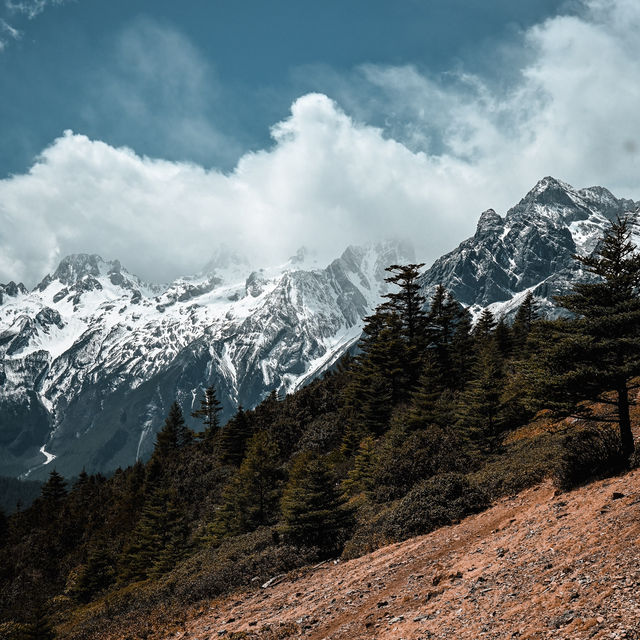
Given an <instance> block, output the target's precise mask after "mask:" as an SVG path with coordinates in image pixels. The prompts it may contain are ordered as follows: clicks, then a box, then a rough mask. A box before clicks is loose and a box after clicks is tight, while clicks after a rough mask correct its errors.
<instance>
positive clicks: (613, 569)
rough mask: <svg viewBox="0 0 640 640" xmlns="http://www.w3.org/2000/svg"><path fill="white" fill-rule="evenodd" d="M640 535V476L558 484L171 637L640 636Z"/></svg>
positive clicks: (229, 608) (263, 594)
mask: <svg viewBox="0 0 640 640" xmlns="http://www.w3.org/2000/svg"><path fill="white" fill-rule="evenodd" d="M620 494H622V495H620ZM639 538H640V471H634V472H632V473H629V474H627V475H626V476H623V477H620V478H614V479H610V480H606V481H602V482H597V483H594V484H592V485H590V486H589V487H586V488H583V489H579V490H577V491H574V492H571V493H568V494H563V495H560V496H555V495H554V489H553V487H552V485H551V484H550V483H548V482H547V483H545V484H542V485H540V486H538V487H536V488H533V489H529V490H527V491H525V492H523V493H521V494H519V495H518V496H516V497H514V498H509V499H503V500H501V501H499V502H498V503H497V504H495V505H494V506H493V507H492V508H491V509H489V510H488V511H486V512H484V513H482V514H478V515H477V516H473V517H470V518H467V519H466V520H464V521H463V522H461V523H460V524H457V525H454V526H450V527H445V528H443V529H439V530H438V531H434V532H433V533H431V534H429V535H426V536H422V537H419V538H414V539H412V540H409V541H407V542H404V543H400V544H395V545H391V546H388V547H385V548H383V549H380V550H378V551H376V552H375V553H372V554H370V555H367V556H365V557H362V558H358V559H356V560H352V561H349V562H344V563H339V564H333V563H327V564H324V565H321V566H319V567H316V568H314V569H310V570H308V571H307V572H305V573H303V574H302V575H300V576H298V577H294V578H288V579H286V580H284V581H282V582H280V583H277V584H274V585H273V586H270V587H267V588H265V589H260V590H259V591H250V592H246V593H243V594H235V595H234V596H232V597H228V598H225V599H221V600H217V601H214V602H212V603H211V608H210V610H209V611H208V612H207V613H205V614H204V615H202V616H200V617H198V618H197V619H194V620H191V621H189V622H188V623H187V625H186V627H185V629H184V631H182V632H178V633H172V634H171V635H167V640H168V638H172V639H175V638H190V640H195V639H197V640H209V639H213V638H221V637H225V636H231V635H232V634H233V633H236V634H238V635H236V637H247V638H285V637H287V638H288V637H291V638H308V639H310V640H321V639H324V638H327V639H328V638H332V639H333V638H336V639H340V638H344V639H347V638H348V639H349V640H357V639H359V638H362V639H364V638H376V639H389V640H391V639H393V640H399V639H404V640H418V639H425V640H426V639H436V638H446V639H453V638H461V639H462V638H468V639H470V640H471V639H473V640H475V639H477V638H520V639H525V638H529V639H534V638H535V639H538V638H554V639H555V638H575V639H580V640H581V639H583V638H585V639H586V638H595V639H600V638H607V639H615V638H640V595H639V592H638V590H639V589H640V544H638V543H639V542H640V539H639ZM267 628H270V629H271V633H270V632H269V631H268V629H267ZM240 632H244V633H240ZM245 634H246V635H245Z"/></svg>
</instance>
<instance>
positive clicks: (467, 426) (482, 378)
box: [458, 339, 504, 449]
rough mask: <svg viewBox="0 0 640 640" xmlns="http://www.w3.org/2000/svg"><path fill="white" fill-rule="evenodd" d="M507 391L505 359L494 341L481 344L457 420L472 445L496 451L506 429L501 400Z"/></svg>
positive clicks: (463, 394) (461, 399)
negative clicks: (503, 430) (505, 385)
mask: <svg viewBox="0 0 640 640" xmlns="http://www.w3.org/2000/svg"><path fill="white" fill-rule="evenodd" d="M503 389H504V372H503V359H502V356H501V354H500V351H499V350H498V347H497V344H496V342H495V340H491V339H486V340H485V341H484V342H483V343H481V344H480V346H479V348H478V351H477V355H476V359H475V362H474V364H473V367H472V370H471V380H470V381H469V383H468V385H467V387H466V389H465V390H464V392H463V393H462V396H461V398H460V405H459V410H458V419H459V423H460V425H461V427H462V433H463V434H464V435H465V436H466V437H467V438H469V439H470V440H471V441H475V442H476V443H484V444H486V445H488V447H489V449H493V448H495V446H496V444H497V437H498V435H499V434H500V431H501V429H502V426H503V417H502V413H501V409H502V405H501V397H502V392H503Z"/></svg>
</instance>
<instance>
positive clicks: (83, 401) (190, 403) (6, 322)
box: [0, 242, 412, 478]
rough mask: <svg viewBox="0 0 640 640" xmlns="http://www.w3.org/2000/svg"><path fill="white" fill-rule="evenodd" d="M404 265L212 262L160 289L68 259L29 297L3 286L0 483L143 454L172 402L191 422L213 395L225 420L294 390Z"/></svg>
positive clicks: (94, 467)
mask: <svg viewBox="0 0 640 640" xmlns="http://www.w3.org/2000/svg"><path fill="white" fill-rule="evenodd" d="M411 257H412V256H411V252H410V250H409V249H407V248H406V247H403V246H401V245H400V244H398V243H391V242H388V243H378V244H372V245H369V246H366V247H349V248H348V249H347V250H346V251H345V252H344V253H343V254H342V256H341V257H340V258H338V259H337V260H334V261H333V262H332V263H331V264H329V265H328V266H327V267H326V268H317V265H314V263H313V259H312V258H311V257H310V256H309V255H308V253H307V252H306V251H305V250H300V251H298V253H297V254H296V255H295V256H293V257H292V258H291V259H290V260H289V262H287V263H286V264H284V265H282V266H280V267H277V268H272V269H258V270H254V271H251V268H250V267H249V266H248V264H247V262H246V261H245V260H243V259H241V258H239V257H238V256H235V255H234V254H232V253H229V252H226V251H221V252H219V253H218V254H217V255H216V256H214V258H213V259H212V260H211V261H210V262H209V263H208V264H207V266H206V267H205V269H204V271H203V273H202V274H200V275H198V276H195V277H185V278H180V279H178V280H176V281H175V282H173V283H171V284H170V285H168V286H164V287H159V286H154V285H150V284H147V283H145V282H143V281H141V280H140V279H139V278H137V277H136V276H134V275H132V274H130V273H128V272H127V271H126V269H124V268H123V267H122V266H121V265H120V263H119V262H118V261H113V262H106V261H104V260H102V259H101V258H100V257H99V256H95V255H73V256H69V257H67V258H65V259H64V260H62V262H61V263H60V265H59V266H58V268H57V269H56V270H55V271H54V272H53V273H52V274H50V275H48V276H46V277H45V278H44V279H43V280H42V282H41V283H40V284H39V285H38V286H37V287H35V289H34V290H33V291H31V292H29V291H27V289H26V288H25V287H24V286H22V285H16V284H14V283H9V284H7V285H0V474H3V475H19V474H25V473H29V474H30V477H36V478H37V477H43V476H44V475H46V474H47V473H48V472H49V470H50V468H51V467H47V466H46V463H49V462H51V461H52V460H53V459H54V458H55V459H56V462H55V466H56V468H57V469H58V470H59V471H60V472H62V473H64V474H65V475H72V474H74V473H77V472H79V471H80V470H81V469H82V468H83V467H85V468H86V469H87V470H88V471H109V470H112V469H115V468H116V467H118V466H120V465H127V464H130V463H132V462H133V461H134V460H135V459H136V458H137V457H141V458H144V457H147V456H148V455H149V454H150V452H151V451H152V449H153V444H154V440H155V433H156V431H157V430H158V429H159V428H160V427H161V426H162V422H163V419H164V416H165V415H166V413H167V410H168V408H169V406H170V404H171V402H173V401H174V400H175V399H176V398H177V399H178V401H179V402H180V403H181V405H182V406H183V409H184V411H185V413H186V414H187V416H188V414H189V413H190V412H191V410H192V409H193V408H197V407H198V403H199V400H200V397H201V395H202V389H203V388H204V387H206V386H208V385H209V384H214V385H215V386H216V388H217V389H218V392H219V397H220V399H221V401H222V403H223V406H224V409H225V414H226V415H225V416H224V417H229V416H230V415H232V413H233V412H234V411H235V408H236V406H237V405H238V404H242V405H243V406H245V407H252V406H254V405H255V404H257V403H258V402H259V401H260V400H261V399H262V398H264V397H265V396H266V395H267V394H268V393H269V392H271V391H272V390H277V391H278V392H288V391H292V390H294V389H296V388H297V387H299V386H301V385H303V384H305V382H307V381H309V380H310V379H312V378H313V377H314V376H316V375H317V374H318V373H319V372H321V371H323V370H324V369H326V368H327V367H328V366H330V365H331V364H332V363H333V362H335V360H336V359H337V358H339V357H340V355H342V354H343V353H344V352H345V350H346V349H348V348H349V347H350V346H351V345H353V344H354V343H355V342H356V341H357V339H358V337H359V336H360V332H361V329H362V319H363V318H364V316H366V315H367V314H368V313H369V312H370V311H371V310H372V309H373V308H374V307H375V306H376V305H377V304H378V303H379V302H380V299H381V296H382V294H383V293H385V291H386V287H387V285H386V283H385V282H384V277H385V275H387V274H386V273H385V271H384V269H385V267H387V266H388V265H390V264H392V263H396V262H406V261H408V260H410V259H411ZM194 426H195V425H194Z"/></svg>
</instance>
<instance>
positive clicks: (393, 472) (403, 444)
mask: <svg viewBox="0 0 640 640" xmlns="http://www.w3.org/2000/svg"><path fill="white" fill-rule="evenodd" d="M468 465H469V460H468V458H467V457H466V456H465V455H464V453H463V451H462V447H461V444H460V443H459V442H458V441H457V439H456V437H455V435H454V434H453V433H452V432H451V431H449V432H447V431H445V430H444V429H441V428H440V427H437V426H435V425H431V426H429V427H428V428H427V429H421V430H419V431H414V432H411V433H406V432H404V431H403V430H402V429H394V430H392V431H390V432H389V433H387V434H386V436H385V438H384V441H383V443H382V447H381V448H380V454H379V455H378V456H377V464H376V468H375V470H374V485H375V487H376V489H375V491H374V492H373V494H374V495H373V497H374V499H375V500H376V501H377V502H388V501H389V500H393V499H397V498H402V497H403V496H404V495H406V494H407V493H408V492H409V491H410V490H411V488H412V487H413V486H415V485H416V484H417V483H418V482H420V481H422V480H424V479H425V478H428V477H430V476H433V475H435V474H437V473H441V472H450V471H451V472H452V471H462V470H465V469H467V468H468Z"/></svg>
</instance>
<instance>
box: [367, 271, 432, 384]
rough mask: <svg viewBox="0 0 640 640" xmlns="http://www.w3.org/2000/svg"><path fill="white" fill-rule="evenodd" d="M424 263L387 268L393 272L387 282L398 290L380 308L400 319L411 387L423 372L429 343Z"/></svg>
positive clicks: (407, 374)
mask: <svg viewBox="0 0 640 640" xmlns="http://www.w3.org/2000/svg"><path fill="white" fill-rule="evenodd" d="M423 266H424V264H408V265H397V264H394V265H391V266H390V267H387V269H386V271H388V272H389V273H391V274H392V275H391V276H389V277H388V278H385V282H388V283H390V284H394V285H397V286H398V287H399V289H400V290H399V291H394V292H390V293H387V294H385V295H384V296H383V297H384V298H386V302H384V303H383V304H381V305H380V307H379V311H381V312H382V313H384V312H387V313H389V314H390V315H391V316H397V317H398V318H399V320H400V327H399V328H400V332H401V333H400V337H401V338H402V339H403V340H404V343H405V344H404V354H403V361H404V367H403V368H404V372H405V375H406V377H407V378H408V388H409V389H410V388H411V387H412V386H413V385H414V384H415V383H416V381H417V379H418V376H419V375H420V368H421V362H420V360H421V356H422V353H423V351H424V349H425V347H426V344H427V314H426V313H425V311H424V306H425V302H426V299H425V297H424V296H423V295H422V293H421V287H420V282H419V276H420V269H421V268H422V267H423Z"/></svg>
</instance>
